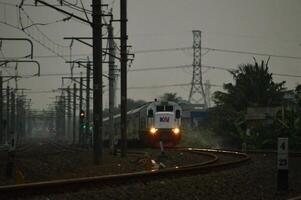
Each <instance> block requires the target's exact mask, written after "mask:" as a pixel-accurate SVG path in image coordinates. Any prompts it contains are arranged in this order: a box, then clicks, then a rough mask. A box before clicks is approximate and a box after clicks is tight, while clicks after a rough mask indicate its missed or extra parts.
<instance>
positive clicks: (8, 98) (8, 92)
mask: <svg viewBox="0 0 301 200" xmlns="http://www.w3.org/2000/svg"><path fill="white" fill-rule="evenodd" d="M9 94H10V89H9V85H8V84H7V87H6V136H5V144H7V143H8V139H9V131H10V120H9V117H10V116H9V111H10V110H9V106H10V104H9V102H10V101H9V100H10V95H9Z"/></svg>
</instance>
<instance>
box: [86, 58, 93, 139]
mask: <svg viewBox="0 0 301 200" xmlns="http://www.w3.org/2000/svg"><path fill="white" fill-rule="evenodd" d="M90 71H91V64H90V62H88V64H87V88H86V129H85V137H84V144H86V142H87V137H88V135H89V133H90Z"/></svg>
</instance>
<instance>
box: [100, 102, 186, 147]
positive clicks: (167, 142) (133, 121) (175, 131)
mask: <svg viewBox="0 0 301 200" xmlns="http://www.w3.org/2000/svg"><path fill="white" fill-rule="evenodd" d="M181 115H182V109H181V107H180V106H179V105H178V104H177V103H175V102H172V101H167V102H163V101H154V102H150V103H146V104H144V105H142V106H141V107H138V108H136V109H134V110H131V111H128V113H127V139H128V140H129V141H136V142H139V143H142V144H150V145H155V146H156V145H159V142H160V141H162V142H163V144H164V146H174V145H176V144H178V143H179V142H180V140H181V137H182V130H181ZM103 124H104V135H105V138H108V137H109V135H110V132H109V130H110V129H109V118H106V119H104V121H103ZM114 128H115V131H114V132H115V140H119V139H120V135H121V134H120V114H118V115H115V116H114Z"/></svg>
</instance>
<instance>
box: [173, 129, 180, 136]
mask: <svg viewBox="0 0 301 200" xmlns="http://www.w3.org/2000/svg"><path fill="white" fill-rule="evenodd" d="M172 132H173V133H174V134H175V135H178V134H179V133H180V129H179V128H174V129H172Z"/></svg>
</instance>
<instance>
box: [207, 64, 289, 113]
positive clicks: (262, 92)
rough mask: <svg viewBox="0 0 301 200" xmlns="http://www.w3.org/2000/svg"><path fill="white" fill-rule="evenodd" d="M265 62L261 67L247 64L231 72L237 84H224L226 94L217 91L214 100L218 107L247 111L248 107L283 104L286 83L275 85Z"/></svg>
mask: <svg viewBox="0 0 301 200" xmlns="http://www.w3.org/2000/svg"><path fill="white" fill-rule="evenodd" d="M268 69H269V68H268V65H267V63H266V64H265V63H264V61H262V62H261V65H260V66H259V65H258V63H257V62H256V61H255V64H254V65H252V64H246V65H241V66H239V67H238V70H235V71H231V72H230V73H231V74H232V75H233V79H234V81H235V84H232V83H227V84H224V89H225V90H226V92H221V91H217V92H215V93H214V94H213V99H214V101H215V103H216V104H217V105H223V106H227V107H230V108H231V109H234V110H236V111H241V110H245V109H246V108H247V107H248V106H252V107H254V106H258V107H263V106H277V105H280V104H281V101H282V98H283V92H284V89H285V88H284V87H283V86H284V83H285V82H281V83H274V82H273V78H272V74H271V73H269V72H268Z"/></svg>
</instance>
